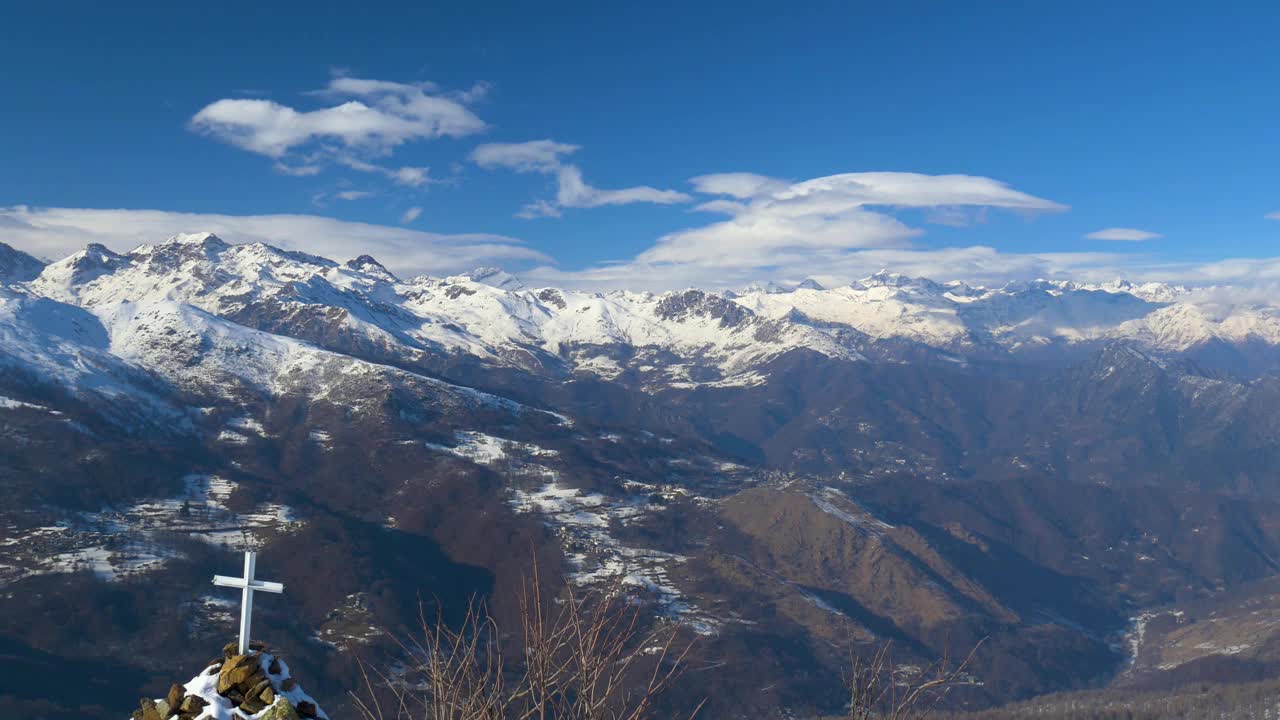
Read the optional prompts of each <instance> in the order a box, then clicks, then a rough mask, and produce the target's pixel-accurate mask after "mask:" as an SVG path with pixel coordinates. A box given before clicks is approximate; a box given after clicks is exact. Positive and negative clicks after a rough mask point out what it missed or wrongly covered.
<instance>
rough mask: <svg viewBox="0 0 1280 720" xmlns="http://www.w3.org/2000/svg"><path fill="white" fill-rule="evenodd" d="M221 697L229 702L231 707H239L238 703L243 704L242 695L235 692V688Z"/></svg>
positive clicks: (237, 691)
mask: <svg viewBox="0 0 1280 720" xmlns="http://www.w3.org/2000/svg"><path fill="white" fill-rule="evenodd" d="M223 697H225V698H226V699H228V700H230V701H231V704H232V705H239V704H240V703H242V702H244V693H242V692H240V691H239V690H236V689H235V688H231V689H230V690H228V691H227V694H226V695H223Z"/></svg>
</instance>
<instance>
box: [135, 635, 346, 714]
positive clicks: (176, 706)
mask: <svg viewBox="0 0 1280 720" xmlns="http://www.w3.org/2000/svg"><path fill="white" fill-rule="evenodd" d="M249 649H250V652H248V653H246V654H244V655H238V654H236V651H237V648H236V645H235V643H231V644H229V645H227V646H226V647H225V648H223V650H222V657H221V658H220V659H218V660H214V661H212V662H211V663H209V666H208V667H207V668H205V670H204V672H202V673H200V674H199V675H197V676H196V678H195V679H194V680H192V681H191V682H189V683H187V684H186V685H185V686H183V685H178V684H176V683H175V684H174V685H173V686H171V687H170V688H169V692H168V694H167V695H166V696H165V697H164V698H161V699H159V700H150V699H147V700H143V701H142V702H141V703H140V705H141V707H140V708H139V709H137V710H134V711H133V720H170V719H171V718H173V719H176V720H242V719H244V718H253V720H328V716H327V715H325V714H324V712H323V711H322V710H320V708H319V707H318V706H317V705H316V703H315V701H314V700H312V699H311V697H310V696H308V695H307V694H306V693H305V692H303V691H302V689H301V688H299V687H298V684H297V682H296V681H295V680H294V679H293V678H292V677H290V675H289V668H288V666H287V665H286V664H285V663H284V662H283V661H282V660H280V658H278V657H276V656H275V655H273V654H272V653H270V652H268V651H267V649H266V647H265V646H263V645H262V643H256V642H255V643H251V644H250V646H249Z"/></svg>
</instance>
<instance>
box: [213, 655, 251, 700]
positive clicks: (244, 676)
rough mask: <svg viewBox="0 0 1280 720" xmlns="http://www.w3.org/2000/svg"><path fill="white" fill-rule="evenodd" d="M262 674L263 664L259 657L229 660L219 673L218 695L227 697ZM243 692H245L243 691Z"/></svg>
mask: <svg viewBox="0 0 1280 720" xmlns="http://www.w3.org/2000/svg"><path fill="white" fill-rule="evenodd" d="M261 672H262V668H261V663H260V661H259V660H258V656H257V655H237V656H235V657H233V658H231V659H230V660H227V662H226V663H225V664H223V666H222V670H220V671H219V672H218V694H219V695H226V694H227V691H229V690H231V689H232V688H234V687H239V686H241V685H244V683H245V681H247V680H248V679H249V678H251V677H253V676H254V675H257V674H261ZM254 682H257V681H256V680H255V681H254ZM250 687H252V686H250ZM241 692H244V690H243V689H242V690H241Z"/></svg>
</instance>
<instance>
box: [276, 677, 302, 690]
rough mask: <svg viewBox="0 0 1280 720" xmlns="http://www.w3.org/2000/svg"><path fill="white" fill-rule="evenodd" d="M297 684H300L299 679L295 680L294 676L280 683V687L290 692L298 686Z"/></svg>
mask: <svg viewBox="0 0 1280 720" xmlns="http://www.w3.org/2000/svg"><path fill="white" fill-rule="evenodd" d="M297 685H298V681H297V680H294V679H293V678H288V679H287V680H285V681H284V682H282V683H280V689H281V690H283V691H285V692H289V691H290V690H292V689H294V688H295V687H297Z"/></svg>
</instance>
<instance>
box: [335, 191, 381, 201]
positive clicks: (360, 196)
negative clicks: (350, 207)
mask: <svg viewBox="0 0 1280 720" xmlns="http://www.w3.org/2000/svg"><path fill="white" fill-rule="evenodd" d="M333 196H334V197H336V198H338V199H339V200H364V199H365V198H371V197H373V193H371V192H369V191H368V190H343V191H342V192H338V193H334V195H333Z"/></svg>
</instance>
